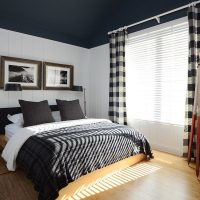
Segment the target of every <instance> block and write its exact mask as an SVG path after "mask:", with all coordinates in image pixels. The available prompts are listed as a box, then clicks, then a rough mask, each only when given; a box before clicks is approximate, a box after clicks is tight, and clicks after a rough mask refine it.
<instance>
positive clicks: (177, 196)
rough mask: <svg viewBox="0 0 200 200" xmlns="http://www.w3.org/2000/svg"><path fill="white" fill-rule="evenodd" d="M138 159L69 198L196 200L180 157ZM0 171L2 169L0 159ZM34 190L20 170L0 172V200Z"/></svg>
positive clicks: (29, 199) (193, 181) (28, 198)
mask: <svg viewBox="0 0 200 200" xmlns="http://www.w3.org/2000/svg"><path fill="white" fill-rule="evenodd" d="M154 156H155V158H154V159H153V160H151V161H149V162H142V163H139V164H137V165H134V166H132V167H129V168H127V169H125V170H122V171H120V172H118V173H116V174H112V175H111V176H109V177H107V178H106V179H104V180H102V181H100V182H98V183H96V184H95V185H92V186H90V187H89V188H88V189H86V190H84V191H80V192H79V193H78V194H76V195H75V196H73V197H71V198H70V199H71V200H78V199H84V200H138V199H141V200H199V199H200V181H199V180H198V179H197V178H196V176H195V170H194V166H188V165H187V162H186V161H185V160H184V159H183V158H180V157H177V156H173V155H170V154H166V153H162V152H158V151H154ZM0 171H2V172H5V168H4V162H3V161H2V160H0ZM36 199H37V193H36V192H35V191H34V189H33V185H32V183H31V182H30V181H29V180H28V179H27V178H26V176H25V175H24V173H23V171H21V170H17V172H14V173H8V174H4V175H0V200H36Z"/></svg>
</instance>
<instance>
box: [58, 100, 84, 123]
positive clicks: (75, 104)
mask: <svg viewBox="0 0 200 200" xmlns="http://www.w3.org/2000/svg"><path fill="white" fill-rule="evenodd" d="M56 102H57V105H58V109H59V110H60V116H61V120H62V121H66V120H75V119H83V118H85V115H84V114H83V112H82V110H81V106H80V104H79V100H78V99H76V100H73V101H65V100H59V99H56Z"/></svg>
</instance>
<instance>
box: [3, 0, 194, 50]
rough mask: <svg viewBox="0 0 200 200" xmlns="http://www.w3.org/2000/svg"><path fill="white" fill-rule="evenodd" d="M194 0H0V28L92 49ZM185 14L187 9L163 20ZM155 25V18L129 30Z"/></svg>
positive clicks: (162, 20)
mask: <svg viewBox="0 0 200 200" xmlns="http://www.w3.org/2000/svg"><path fill="white" fill-rule="evenodd" d="M189 2H192V1H191V0H0V28H5V29H9V30H13V31H18V32H22V33H27V34H30V35H35V36H40V37H45V38H48V39H53V40H57V41H61V42H65V43H68V44H73V45H77V46H82V47H86V48H91V47H94V46H98V45H101V44H104V43H107V42H108V36H107V32H108V31H111V30H113V29H116V28H119V27H121V26H125V25H128V24H132V23H134V22H137V21H139V20H143V19H146V18H148V17H152V16H154V15H157V14H160V13H162V12H165V11H168V10H171V9H174V8H177V7H179V6H182V5H185V4H187V3H189ZM182 16H186V10H183V11H180V12H177V13H175V14H171V15H169V16H167V17H163V18H161V22H165V21H169V20H171V19H175V18H178V17H182ZM152 25H156V21H152V22H150V23H146V24H144V25H141V26H138V27H135V28H132V29H129V30H128V31H129V32H133V31H136V30H139V29H141V28H146V27H149V26H152Z"/></svg>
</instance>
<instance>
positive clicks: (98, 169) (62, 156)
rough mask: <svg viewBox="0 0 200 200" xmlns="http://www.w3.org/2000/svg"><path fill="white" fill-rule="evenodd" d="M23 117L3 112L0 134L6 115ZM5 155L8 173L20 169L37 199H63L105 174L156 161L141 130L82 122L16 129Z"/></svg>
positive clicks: (11, 110)
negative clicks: (146, 160) (31, 186)
mask: <svg viewBox="0 0 200 200" xmlns="http://www.w3.org/2000/svg"><path fill="white" fill-rule="evenodd" d="M51 109H52V111H55V110H57V107H56V106H51ZM20 112H21V110H20V108H4V109H0V115H1V116H0V117H1V118H2V119H5V120H2V121H1V126H0V129H2V130H1V131H2V132H3V129H4V127H5V126H6V125H8V124H9V121H8V120H6V116H7V114H14V113H20ZM2 122H4V123H2ZM8 132H9V131H8V130H7V133H6V134H7V136H8V135H10V134H11V133H8ZM11 132H12V131H11ZM2 156H3V157H4V159H5V160H6V161H7V167H8V169H9V170H11V171H13V170H15V169H16V166H19V167H21V168H23V169H24V170H25V172H26V174H27V176H28V178H30V179H31V180H32V182H33V184H34V187H35V189H36V190H37V191H38V192H39V196H38V199H39V200H44V199H45V200H53V199H59V200H60V199H66V198H67V196H69V195H71V194H73V193H74V192H75V191H76V190H77V188H79V187H80V186H81V185H87V184H89V183H90V182H91V181H96V180H98V179H99V178H101V177H102V176H104V175H106V174H107V173H110V172H112V171H114V170H119V169H121V168H125V167H128V166H131V165H133V164H135V163H137V162H139V161H141V160H143V159H146V158H148V159H149V158H152V153H151V149H150V145H149V143H148V141H147V140H146V138H145V137H144V135H143V134H141V133H139V132H138V131H137V130H134V129H132V128H129V127H127V126H122V125H118V124H114V123H112V122H110V121H109V120H105V119H81V120H71V121H62V122H54V123H49V124H42V125H36V126H32V127H27V128H21V129H18V130H17V134H13V135H12V136H11V137H10V139H9V142H8V144H7V145H6V147H5V149H4V151H3V154H2Z"/></svg>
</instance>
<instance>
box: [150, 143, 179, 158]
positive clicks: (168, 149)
mask: <svg viewBox="0 0 200 200" xmlns="http://www.w3.org/2000/svg"><path fill="white" fill-rule="evenodd" d="M151 148H152V149H155V150H159V151H163V152H166V153H171V154H174V155H177V156H183V150H180V149H177V148H174V147H168V146H163V145H159V144H153V143H151Z"/></svg>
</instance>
